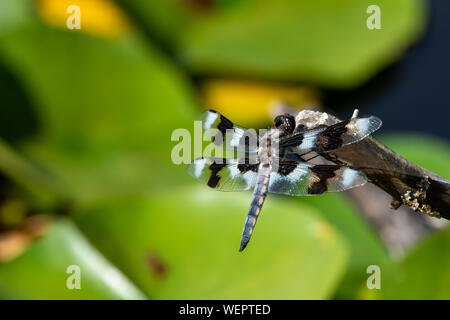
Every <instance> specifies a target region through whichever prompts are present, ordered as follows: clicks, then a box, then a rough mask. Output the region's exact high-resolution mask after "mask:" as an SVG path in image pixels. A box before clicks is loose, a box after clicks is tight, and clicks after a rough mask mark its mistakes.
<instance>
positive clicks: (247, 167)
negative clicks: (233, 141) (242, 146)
mask: <svg viewBox="0 0 450 320" xmlns="http://www.w3.org/2000/svg"><path fill="white" fill-rule="evenodd" d="M246 160H247V159H246ZM258 166H259V165H258V164H248V163H240V164H238V169H239V171H240V172H248V171H253V172H258Z"/></svg>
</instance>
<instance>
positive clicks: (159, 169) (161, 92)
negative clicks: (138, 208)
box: [0, 23, 195, 200]
mask: <svg viewBox="0 0 450 320" xmlns="http://www.w3.org/2000/svg"><path fill="white" fill-rule="evenodd" d="M30 52H32V54H30ZM0 57H1V58H3V59H5V61H6V65H8V66H9V67H10V68H11V69H12V71H13V72H14V74H15V75H16V76H17V77H18V78H19V79H20V81H21V82H22V83H23V85H24V87H25V88H26V91H27V93H28V94H29V95H30V97H31V101H33V102H34V107H35V109H36V114H37V115H38V117H39V120H40V134H39V136H36V137H35V139H33V140H32V141H29V142H27V143H26V144H23V145H22V150H24V152H25V154H26V155H28V156H30V157H31V158H33V159H34V160H35V161H36V162H38V163H40V164H42V165H44V166H46V167H47V168H48V169H50V170H51V171H52V172H54V173H55V174H57V175H58V176H60V177H61V178H62V179H63V180H64V181H65V182H66V183H67V185H68V187H70V188H71V189H70V192H71V193H72V194H73V195H74V197H75V198H77V199H83V200H86V199H92V198H98V197H112V196H117V195H123V194H129V193H136V192H143V191H148V190H152V189H154V188H155V186H156V185H155V183H154V181H158V182H159V183H158V187H162V186H164V185H166V186H167V185H174V184H179V183H180V181H183V178H184V177H185V176H186V175H185V174H184V173H182V170H181V169H179V168H177V167H174V166H173V165H172V164H171V162H170V161H168V157H169V156H170V150H171V148H172V146H173V143H171V142H170V138H171V134H172V131H173V130H174V129H177V128H191V127H192V125H193V120H194V119H195V112H194V110H195V108H194V107H195V103H194V99H193V93H192V91H191V88H190V86H189V84H188V82H187V81H186V79H185V78H184V76H183V75H182V74H180V72H179V70H177V69H176V68H175V67H173V66H172V65H171V64H170V63H169V62H168V61H167V60H166V59H165V58H164V57H163V56H162V55H161V54H160V53H159V52H158V50H156V49H155V48H153V47H152V46H151V45H150V44H146V43H145V42H144V41H143V39H142V38H141V37H140V36H139V35H138V34H133V33H130V34H127V35H126V36H124V37H122V38H118V39H102V38H94V37H91V36H88V35H85V34H81V33H77V32H70V31H64V30H57V29H52V28H49V27H46V26H43V25H41V24H40V23H30V24H29V25H28V26H27V27H23V28H20V29H19V30H16V31H14V32H10V33H8V34H6V35H4V36H3V37H2V38H0ZM163 178H164V179H163Z"/></svg>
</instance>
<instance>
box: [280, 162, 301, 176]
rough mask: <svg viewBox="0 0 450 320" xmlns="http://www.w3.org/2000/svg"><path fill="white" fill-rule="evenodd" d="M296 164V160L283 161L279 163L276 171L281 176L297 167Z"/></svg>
mask: <svg viewBox="0 0 450 320" xmlns="http://www.w3.org/2000/svg"><path fill="white" fill-rule="evenodd" d="M297 165H298V163H296V162H291V161H283V162H281V163H280V165H279V167H278V173H279V174H281V175H282V176H287V175H288V174H290V173H291V172H292V171H294V170H295V168H297Z"/></svg>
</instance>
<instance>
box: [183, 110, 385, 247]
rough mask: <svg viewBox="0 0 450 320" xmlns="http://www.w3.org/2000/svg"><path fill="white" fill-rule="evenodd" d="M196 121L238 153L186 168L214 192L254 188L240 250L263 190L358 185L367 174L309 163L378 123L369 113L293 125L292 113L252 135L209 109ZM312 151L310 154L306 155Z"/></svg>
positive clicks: (293, 192)
mask: <svg viewBox="0 0 450 320" xmlns="http://www.w3.org/2000/svg"><path fill="white" fill-rule="evenodd" d="M200 120H201V121H202V127H203V129H204V130H209V129H214V130H217V135H215V136H214V137H213V139H212V142H213V143H214V144H215V145H217V146H223V147H224V148H225V149H231V150H241V152H237V154H238V156H237V157H236V158H220V157H200V158H196V159H194V161H193V162H192V163H191V164H189V165H188V168H187V172H188V173H189V174H190V175H191V176H192V177H194V178H195V179H197V180H198V181H200V182H202V183H204V184H206V185H208V186H209V187H210V188H213V189H216V190H219V191H243V190H249V189H251V188H253V189H254V190H253V198H252V201H251V204H250V208H249V210H248V213H247V216H246V219H245V223H244V228H243V231H242V236H241V243H240V247H239V251H240V252H241V251H243V250H244V249H245V248H246V246H247V244H248V243H249V241H250V238H251V236H252V234H253V231H254V228H255V224H256V221H257V219H258V217H259V215H260V213H261V209H262V206H263V204H264V201H265V198H266V196H267V194H268V193H275V194H284V195H290V196H308V195H319V194H322V193H324V192H338V191H344V190H348V189H351V188H354V187H358V186H362V185H364V184H365V183H366V182H367V177H366V175H365V174H364V173H363V172H362V171H360V170H358V168H355V167H351V166H343V165H338V164H335V163H333V162H332V164H313V163H311V162H310V161H311V160H312V159H313V158H315V157H317V156H321V155H322V156H324V158H326V155H327V152H329V151H331V150H335V149H338V148H340V147H342V146H345V145H349V144H352V143H355V142H358V141H361V140H362V139H364V138H365V137H367V136H368V135H370V134H371V133H373V132H374V131H376V130H378V129H379V128H380V127H381V125H382V121H381V120H380V119H379V118H377V117H375V116H369V117H359V116H357V115H356V116H352V117H351V118H350V119H348V120H345V121H341V122H338V123H336V124H334V125H330V126H325V125H322V126H318V127H315V128H307V127H306V126H305V125H303V124H297V123H296V120H295V117H294V116H292V115H290V114H283V115H278V116H277V117H275V119H274V126H273V127H271V128H269V129H268V130H266V132H265V133H264V134H261V135H258V134H256V132H255V131H254V130H253V131H252V130H249V129H246V128H244V127H240V126H238V125H235V124H234V123H233V122H232V121H230V120H229V119H227V118H226V117H225V116H223V115H222V114H220V113H218V112H216V111H214V110H207V111H205V112H203V113H202V115H201V117H200ZM242 150H243V152H242ZM312 152H313V153H315V154H316V156H313V157H311V156H308V154H309V155H310V154H311V153H312ZM233 154H236V153H233Z"/></svg>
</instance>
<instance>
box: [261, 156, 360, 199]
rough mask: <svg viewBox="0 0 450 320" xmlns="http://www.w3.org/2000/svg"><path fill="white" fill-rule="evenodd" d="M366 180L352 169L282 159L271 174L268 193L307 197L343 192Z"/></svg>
mask: <svg viewBox="0 0 450 320" xmlns="http://www.w3.org/2000/svg"><path fill="white" fill-rule="evenodd" d="M366 182H367V178H366V176H365V174H364V173H363V172H361V171H359V170H358V169H355V168H350V167H344V166H339V165H314V164H310V163H306V162H295V161H282V162H280V165H279V169H278V171H277V172H271V174H270V180H269V188H268V190H269V192H271V193H278V194H285V195H291V196H306V195H315V194H322V193H324V192H337V191H344V190H347V189H351V188H354V187H358V186H362V185H364V184H365V183H366Z"/></svg>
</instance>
